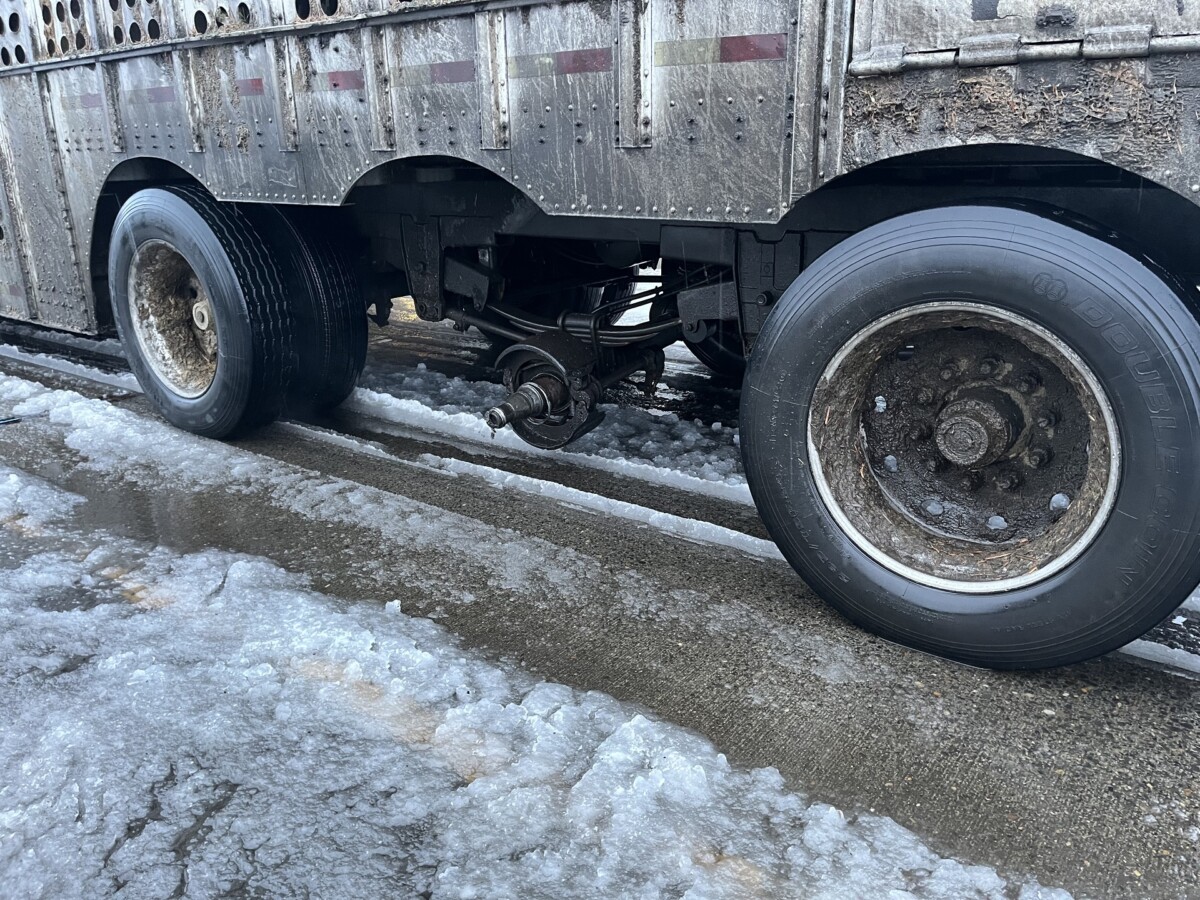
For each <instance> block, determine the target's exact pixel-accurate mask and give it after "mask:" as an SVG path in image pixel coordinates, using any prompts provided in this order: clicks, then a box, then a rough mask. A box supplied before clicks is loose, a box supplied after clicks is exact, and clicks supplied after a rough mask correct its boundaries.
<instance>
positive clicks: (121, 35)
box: [113, 25, 125, 44]
mask: <svg viewBox="0 0 1200 900" xmlns="http://www.w3.org/2000/svg"><path fill="white" fill-rule="evenodd" d="M113 43H114V44H123V43H125V32H124V31H122V30H121V26H120V25H114V26H113Z"/></svg>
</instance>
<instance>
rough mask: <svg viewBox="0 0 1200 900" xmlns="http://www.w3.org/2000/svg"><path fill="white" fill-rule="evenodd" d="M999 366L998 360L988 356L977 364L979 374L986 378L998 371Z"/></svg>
mask: <svg viewBox="0 0 1200 900" xmlns="http://www.w3.org/2000/svg"><path fill="white" fill-rule="evenodd" d="M1001 365H1002V363H1001V362H1000V360H998V359H996V358H995V357H994V356H989V357H987V358H986V359H984V360H983V361H982V362H980V363H979V374H980V375H987V376H991V375H995V374H997V373H998V372H999V371H1000V367H1001Z"/></svg>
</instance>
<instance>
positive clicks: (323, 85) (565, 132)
mask: <svg viewBox="0 0 1200 900" xmlns="http://www.w3.org/2000/svg"><path fill="white" fill-rule="evenodd" d="M115 6H116V8H115V9H114V8H113V7H114V3H113V2H112V0H64V2H63V3H62V4H60V3H59V2H58V0H46V2H44V3H43V2H41V0H0V14H2V15H3V16H4V20H3V21H4V24H5V30H4V33H3V34H0V105H2V107H3V113H4V115H5V119H6V122H7V124H8V129H7V131H8V134H7V137H6V138H5V140H4V141H3V142H0V170H2V171H3V174H4V188H5V190H4V191H3V192H2V193H4V194H5V195H6V196H4V197H0V217H7V216H12V217H13V218H12V224H13V225H14V226H16V227H14V228H8V229H5V235H6V237H5V238H0V285H4V287H3V288H0V311H2V312H3V314H4V315H9V316H13V317H16V318H26V319H36V320H37V321H40V322H43V323H45V324H49V325H54V326H56V327H60V328H67V329H72V330H81V331H88V330H91V329H93V328H94V327H95V315H94V310H93V308H92V307H93V304H92V302H91V300H90V299H87V298H88V294H87V289H88V288H89V287H90V271H89V270H90V267H94V266H95V265H96V264H97V261H96V260H92V259H91V252H92V246H93V234H92V231H93V227H94V225H93V222H94V219H95V212H96V207H97V201H98V199H99V197H100V195H101V192H102V190H103V188H104V186H105V184H106V182H107V180H108V178H109V175H110V173H111V172H113V170H115V169H116V168H117V167H118V166H120V165H121V164H122V163H126V162H128V161H132V160H138V159H145V158H154V159H158V160H163V161H167V162H169V163H171V164H173V165H175V166H178V167H179V168H180V169H182V170H183V171H185V172H187V173H190V175H191V176H193V177H194V178H196V179H197V180H198V181H199V182H201V183H202V184H204V185H205V186H206V187H207V188H208V189H209V190H210V191H211V192H212V193H213V194H214V195H215V196H217V197H219V198H222V199H229V200H238V201H247V202H278V203H298V204H327V205H334V204H339V203H341V202H342V201H343V200H344V198H345V197H346V195H347V193H348V192H349V191H350V190H351V189H352V188H353V187H354V186H355V185H356V184H358V183H360V181H361V180H362V179H363V178H364V176H367V175H368V173H371V172H372V171H373V170H377V169H378V168H379V167H381V166H383V165H384V164H386V163H388V162H390V161H394V160H403V159H410V158H415V157H449V158H454V159H458V160H463V161H466V162H469V163H473V164H477V165H479V166H481V167H483V168H485V169H487V170H490V171H491V172H493V173H495V174H496V175H497V176H499V177H500V178H503V179H505V180H507V181H508V182H510V183H511V184H512V185H514V187H516V188H517V189H519V190H520V191H522V192H524V193H525V194H526V195H527V196H528V197H530V198H531V199H532V200H533V202H535V203H536V204H538V205H539V206H540V207H541V208H542V209H543V210H544V211H545V212H547V213H550V214H554V215H561V216H572V215H575V216H591V217H608V218H611V219H624V220H629V219H642V220H650V221H655V222H659V221H662V222H671V221H678V222H710V223H724V224H734V225H738V224H763V223H765V224H774V223H776V222H778V221H779V219H780V218H781V217H782V216H783V214H784V212H785V211H786V209H787V208H788V207H789V205H790V204H791V203H792V202H794V201H795V200H797V199H798V198H800V197H802V196H804V195H805V194H806V193H808V192H809V191H811V190H812V189H814V188H815V187H817V186H819V185H820V184H823V183H825V182H827V181H829V180H831V179H833V178H835V177H837V176H838V175H840V174H843V173H846V172H849V171H852V170H854V169H856V168H859V167H861V166H864V165H867V164H869V163H872V162H875V161H879V160H883V159H888V158H894V157H896V156H899V155H902V154H905V153H909V152H912V151H918V150H924V149H933V148H943V147H953V146H957V145H960V144H968V143H996V142H1014V143H1022V144H1033V145H1039V146H1047V147H1054V148H1060V149H1066V150H1071V151H1074V152H1077V153H1081V154H1084V155H1087V156H1091V157H1093V158H1098V159H1102V160H1106V161H1110V162H1113V163H1115V164H1117V165H1120V166H1123V167H1125V168H1128V169H1130V170H1131V171H1134V172H1137V173H1139V174H1143V175H1146V176H1147V177H1150V178H1152V179H1155V180H1158V181H1161V182H1162V183H1164V184H1167V185H1170V186H1171V187H1173V188H1175V189H1176V190H1177V191H1179V192H1180V193H1183V194H1184V195H1185V196H1188V197H1189V198H1191V199H1193V200H1195V199H1197V198H1196V196H1195V195H1194V194H1193V193H1192V191H1191V187H1192V185H1194V184H1200V174H1198V172H1197V163H1198V162H1200V151H1198V150H1197V147H1198V146H1200V142H1198V141H1197V137H1198V135H1197V133H1196V132H1197V127H1198V126H1197V115H1196V113H1197V111H1200V98H1198V97H1197V96H1196V88H1195V87H1194V86H1195V85H1197V84H1200V60H1198V59H1197V57H1195V56H1194V55H1191V54H1189V52H1188V48H1189V47H1191V44H1190V43H1189V42H1194V43H1195V44H1196V47H1195V48H1194V49H1195V50H1196V51H1197V52H1200V37H1197V36H1196V33H1197V32H1198V31H1200V20H1196V17H1197V15H1200V13H1197V12H1196V11H1195V10H1194V9H1193V5H1192V4H1191V3H1188V4H1186V5H1180V7H1179V9H1180V10H1181V11H1179V12H1177V13H1172V9H1173V8H1175V7H1174V4H1163V3H1158V4H1152V5H1150V6H1145V5H1140V6H1139V5H1130V4H1118V3H1115V2H1113V3H1109V2H1101V0H1097V2H1093V3H1091V4H1080V5H1078V7H1077V13H1075V14H1074V15H1075V18H1074V20H1073V21H1072V22H1071V23H1070V24H1067V23H1066V19H1068V18H1070V15H1068V13H1070V12H1071V10H1068V9H1067V7H1066V6H1062V8H1061V9H1060V8H1059V7H1057V6H1056V7H1054V9H1055V10H1057V12H1054V13H1053V15H1051V14H1050V13H1047V12H1046V11H1045V10H1043V9H1042V7H1041V6H1040V5H1037V6H1036V8H1035V5H1034V4H1032V3H1031V2H1024V0H999V3H994V2H991V0H972V2H967V0H962V2H960V3H957V4H951V5H946V4H944V3H934V2H918V3H899V2H891V0H871V2H868V0H859V2H858V3H857V6H856V5H855V4H854V3H852V2H851V0H827V2H823V3H820V2H816V0H763V2H757V3H743V4H730V3H727V2H722V0H571V2H533V3H528V4H524V5H516V4H514V3H508V2H495V3H490V4H485V5H474V4H472V5H468V4H464V3H433V2H420V0H418V2H414V3H399V2H391V0H336V2H335V0H324V3H322V2H321V0H317V2H310V0H271V2H264V0H245V2H241V3H233V2H230V0H204V2H201V3H198V4H195V5H184V4H178V3H172V2H167V0H133V2H132V4H131V3H129V2H127V0H120V2H116V3H115ZM993 7H994V8H995V16H992V11H993ZM1047 9H1049V7H1047ZM1073 9H1074V8H1073ZM1064 10H1065V12H1064ZM13 15H15V16H16V17H17V18H16V19H15V20H12V19H10V18H9V17H10V16H13ZM14 23H15V27H13V26H14ZM18 51H19V52H18ZM1109 57H1116V58H1115V59H1110V58H1109ZM847 71H849V72H850V73H852V74H851V76H850V77H847V76H846V72H847ZM6 206H11V210H6V209H5V207H6ZM3 226H4V220H3V219H0V227H3ZM614 227H615V228H618V229H619V226H616V225H615V223H614ZM6 240H7V241H8V242H9V243H8V245H7V246H6V245H5V242H6ZM100 262H102V261H100Z"/></svg>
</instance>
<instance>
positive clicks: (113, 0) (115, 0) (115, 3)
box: [108, 0, 121, 12]
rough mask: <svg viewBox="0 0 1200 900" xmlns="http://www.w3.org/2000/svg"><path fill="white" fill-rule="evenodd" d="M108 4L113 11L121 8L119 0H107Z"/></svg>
mask: <svg viewBox="0 0 1200 900" xmlns="http://www.w3.org/2000/svg"><path fill="white" fill-rule="evenodd" d="M108 5H109V7H110V8H111V9H112V11H113V12H116V11H117V10H118V9H120V8H121V0H108Z"/></svg>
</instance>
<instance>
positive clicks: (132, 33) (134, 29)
mask: <svg viewBox="0 0 1200 900" xmlns="http://www.w3.org/2000/svg"><path fill="white" fill-rule="evenodd" d="M129 39H130V40H131V41H133V42H134V43H135V44H136V43H137V42H138V41H140V40H141V39H142V26H141V25H139V24H138V23H137V22H130V23H129Z"/></svg>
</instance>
